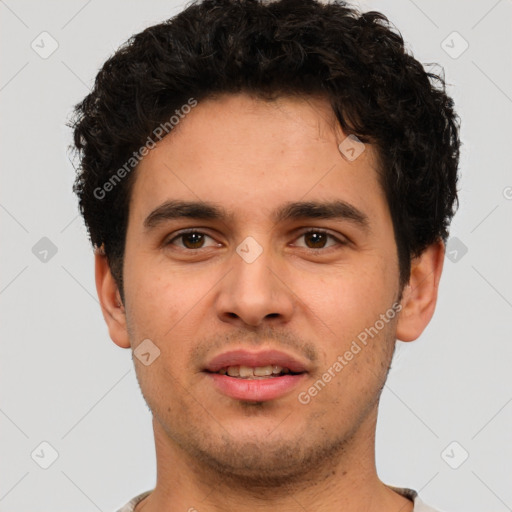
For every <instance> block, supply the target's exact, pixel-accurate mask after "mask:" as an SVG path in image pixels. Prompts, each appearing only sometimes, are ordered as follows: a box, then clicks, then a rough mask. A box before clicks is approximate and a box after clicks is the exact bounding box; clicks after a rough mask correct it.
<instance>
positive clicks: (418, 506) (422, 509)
mask: <svg viewBox="0 0 512 512" xmlns="http://www.w3.org/2000/svg"><path fill="white" fill-rule="evenodd" d="M388 487H390V488H391V489H393V490H394V491H396V492H397V493H398V494H401V495H402V496H404V497H405V498H409V499H410V500H411V501H413V502H414V510H413V512H441V511H440V510H438V509H435V508H432V507H429V506H428V505H426V504H425V503H423V501H421V499H420V497H419V496H418V493H417V492H416V491H413V490H412V489H405V488H399V487H392V486H388ZM152 492H153V490H151V491H146V492H143V493H142V494H139V495H138V496H135V498H133V499H131V500H130V501H129V502H128V503H127V504H126V505H125V506H124V507H122V508H120V509H119V510H118V511H117V512H133V510H134V508H135V506H136V505H137V503H139V502H141V501H142V500H143V499H144V498H145V497H146V496H149V495H150V494H151V493H152Z"/></svg>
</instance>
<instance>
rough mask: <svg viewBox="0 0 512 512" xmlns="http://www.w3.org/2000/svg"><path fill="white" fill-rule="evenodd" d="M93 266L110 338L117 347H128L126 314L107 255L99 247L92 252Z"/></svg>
mask: <svg viewBox="0 0 512 512" xmlns="http://www.w3.org/2000/svg"><path fill="white" fill-rule="evenodd" d="M94 267H95V277H96V291H97V293H98V298H99V301H100V305H101V311H102V313H103V318H104V319H105V322H106V324H107V327H108V331H109V334H110V338H111V339H112V341H113V342H114V343H115V344H116V345H118V346H119V347H121V348H130V346H131V345H130V339H129V336H128V330H127V327H126V314H125V309H124V306H123V303H122V301H121V296H120V293H119V289H118V287H117V283H116V282H115V279H114V277H113V276H112V272H111V271H110V265H109V264H108V260H107V257H106V256H105V254H104V252H103V251H102V250H100V249H98V250H96V251H95V252H94Z"/></svg>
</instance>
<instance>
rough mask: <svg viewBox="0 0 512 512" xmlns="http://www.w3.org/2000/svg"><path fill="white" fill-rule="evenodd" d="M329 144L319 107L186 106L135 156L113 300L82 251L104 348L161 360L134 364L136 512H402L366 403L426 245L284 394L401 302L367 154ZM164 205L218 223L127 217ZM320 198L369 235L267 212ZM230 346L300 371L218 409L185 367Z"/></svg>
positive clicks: (370, 313)
mask: <svg viewBox="0 0 512 512" xmlns="http://www.w3.org/2000/svg"><path fill="white" fill-rule="evenodd" d="M345 137H346V135H345V134H343V133H342V131H341V129H340V128H339V127H338V126H337V125H336V123H335V120H334V117H333V114H332V111H331V110H330V106H329V104H328V102H327V101H326V100H325V99H323V98H316V97H308V98H307V99H304V98H298V97H294V98H291V97H286V98H285V97H281V98H279V99H278V100H277V101H274V102H266V101H262V100H259V99H255V98H253V97H251V96H249V95H246V94H238V95H224V96H220V97H217V98H215V99H210V100H204V101H202V102H200V103H199V104H198V105H197V106H196V107H195V108H194V109H193V110H192V111H191V112H190V113H189V114H188V115H187V116H186V118H185V119H183V120H182V121H181V122H180V125H179V126H178V129H176V130H175V131H173V132H172V133H171V134H170V135H169V136H167V137H165V138H164V139H163V140H162V141H160V142H159V143H158V144H157V146H156V147H155V148H154V149H153V150H152V151H150V153H149V154H148V155H147V156H146V157H144V159H143V160H142V161H141V163H140V164H139V167H138V168H137V171H136V172H137V175H136V181H135V184H134V188H133V191H132V196H131V201H130V209H129V210H130V211H129V220H128V230H127V237H126V248H125V260H124V283H125V284H124V294H125V295H124V304H123V303H122V301H121V298H120V294H119V290H118V288H117V286H116V283H115V280H114V279H113V277H112V274H111V273H110V269H109V266H108V263H107V260H106V258H105V256H104V255H102V254H101V253H100V252H97V253H96V255H95V258H96V259H95V264H96V285H97V291H98V295H99V298H100V302H101V305H102V309H103V314H104V317H105V320H106V323H107V325H108V329H109V333H110V336H111V338H112V340H113V341H114V343H116V344H117V345H118V346H120V347H123V348H131V349H135V348H136V347H137V346H138V345H139V343H141V342H142V340H144V339H147V338H149V339H150V340H152V342H153V343H154V344H155V345H156V346H157V347H158V348H159V350H160V356H159V357H158V358H157V359H156V360H155V361H154V362H153V363H152V364H150V365H149V366H145V365H143V364H142V363H141V362H140V361H139V360H138V359H137V358H134V363H135V369H136V373H137V378H138V381H139V384H140V387H141V390H142V393H143V395H144V397H145V399H146V401H147V403H148V405H149V407H150V409H151V411H152V413H153V428H154V435H155V445H156V455H157V485H156V489H155V491H154V492H153V493H152V494H151V495H150V496H149V497H148V498H146V499H145V500H143V501H142V502H141V503H140V504H139V505H138V507H137V509H136V510H137V511H140V510H143V511H144V512H156V511H160V512H161V511H164V510H165V511H169V512H170V511H178V510H180V511H185V510H198V511H200V512H206V511H227V510H228V511H229V510H236V511H237V512H246V511H247V512H249V511H255V510H258V511H267V510H268V511H271V510H272V511H274V510H282V511H302V510H315V511H322V512H328V511H339V510H345V511H356V510H357V511H361V510H364V511H368V512H370V511H377V510H378V511H380V512H383V511H394V512H399V511H400V512H408V511H411V510H412V508H413V504H412V502H411V501H409V500H408V499H406V498H404V497H402V496H400V495H399V494H397V493H396V492H394V491H392V490H391V489H390V488H389V487H387V486H386V485H384V483H382V482H381V481H380V480H379V478H378V476H377V472H376V468H375V428H376V419H377V406H378V400H379V396H380V393H381V390H382V387H383V386H384V383H385V379H386V376H387V371H388V368H389V365H390V362H391V358H392V355H393V350H394V344H395V339H400V340H402V341H412V340H414V339H416V338H417V337H418V336H419V335H420V334H421V332H422V331H423V330H424V328H425V327H426V326H427V324H428V322H429V321H430V319H431V317H432V315H433V312H434V308H435V303H436V299H437V291H438V283H439V279H440V276H441V272H442V266H443V256H444V246H443V244H442V242H438V243H435V244H433V245H431V246H430V247H428V248H427V249H426V250H425V251H424V252H423V254H422V255H420V256H419V257H418V258H416V259H414V260H413V261H412V270H411V278H410V281H409V284H408V285H407V286H406V287H405V289H404V290H403V295H402V297H401V301H400V304H401V307H402V310H401V312H400V314H399V315H397V316H396V317H395V318H394V319H393V320H392V321H389V322H388V323H386V324H385V326H384V328H382V329H381V330H380V331H379V332H378V335H376V336H375V337H374V338H373V339H371V340H370V341H369V342H368V344H367V346H365V347H364V348H363V349H362V350H361V351H360V352H359V353H358V354H357V355H355V356H354V357H353V359H352V360H351V361H349V362H348V364H347V365H346V366H344V368H343V370H342V371H341V372H339V373H336V376H335V377H334V378H332V380H331V381H330V382H329V383H328V384H327V385H326V386H325V387H324V388H323V389H322V390H321V391H320V392H319V393H318V394H317V395H316V396H315V397H314V398H312V399H311V401H310V402H309V403H308V404H307V405H304V404H301V403H300V402H299V400H298V393H299V392H301V391H305V390H306V391H307V389H308V388H309V387H310V386H311V385H312V384H314V383H315V382H316V381H317V380H318V379H319V378H321V377H322V374H324V372H326V371H327V369H328V368H329V367H332V365H333V363H334V362H335V361H336V360H337V357H338V356H339V355H343V354H344V353H345V352H346V351H347V350H349V349H350V346H351V343H352V342H353V340H355V339H356V338H357V335H358V334H359V333H361V332H362V331H364V329H365V328H368V327H370V326H373V325H374V324H375V322H376V320H378V319H379V317H380V315H381V314H383V313H385V312H386V311H387V310H388V309H389V308H390V307H391V306H392V305H393V303H395V302H396V301H397V299H399V297H400V289H399V284H398V283H399V268H398V257H397V251H396V244H395V239H394V233H393V226H392V222H391V217H390V213H389V208H388V205H387V201H386V197H385V195H384V192H383V190H382V188H381V186H380V184H379V181H378V175H377V169H378V158H377V155H376V153H375V151H374V149H373V148H372V147H371V145H369V144H367V145H366V147H365V151H364V152H363V153H362V154H361V155H360V156H359V157H358V158H357V159H356V160H354V161H352V162H349V161H347V160H346V159H344V158H343V157H342V155H341V154H340V151H339V150H338V144H339V143H340V142H341V141H342V140H343V139H344V138H345ZM170 199H182V200H193V201H196V200H203V201H212V202H215V203H216V204H218V205H221V206H223V207H225V208H226V209H227V210H228V211H229V212H231V214H232V216H231V217H229V218H228V219H226V220H224V221H219V220H214V221H210V220H207V221H205V220H196V219H183V218H180V219H171V220H166V221H165V222H163V223H161V224H159V225H158V226H156V227H155V228H154V229H153V230H149V231H148V230H146V229H145V228H144V224H143V223H144V219H145V218H146V217H147V216H148V215H149V214H150V213H151V212H152V211H153V210H154V209H155V208H156V207H158V206H159V205H160V204H162V203H163V202H164V201H167V200H170ZM334 199H342V200H344V201H347V202H348V203H350V204H352V205H353V206H355V207H356V208H357V209H359V210H361V211H362V212H364V213H365V214H366V216H367V217H368V220H369V224H368V229H367V230H365V229H362V228H361V227H360V226H358V225H356V224H355V223H353V222H351V221H350V220H347V219H341V220H340V219H335V220H333V219H327V220H326V219H310V218H306V219H303V220H293V221H285V222H281V223H275V222H273V220H272V218H271V212H272V211H273V210H274V209H276V208H278V207H280V206H282V205H283V204H284V203H286V202H288V201H306V200H307V201H325V200H334ZM184 228H196V229H197V231H200V232H201V233H204V234H206V235H208V236H207V237H205V238H204V239H203V242H202V245H201V242H200V243H198V242H197V241H195V240H194V239H192V240H191V239H190V237H189V238H185V239H183V238H175V237H176V233H177V232H178V231H179V230H182V229H184ZM309 228H319V229H325V230H327V231H328V232H329V234H332V235H333V236H335V237H337V238H338V239H339V240H342V241H343V240H348V241H349V242H348V243H346V244H340V243H338V242H337V241H336V239H332V238H327V239H325V241H323V242H321V243H319V242H318V241H317V242H316V244H315V240H314V239H311V237H308V236H303V232H304V231H306V230H307V229H309ZM248 236H252V237H253V238H254V239H255V240H256V241H257V242H258V244H259V245H260V246H261V247H262V249H263V252H262V254H261V255H260V256H259V257H258V258H257V259H256V260H255V261H254V262H252V263H250V264H249V263H247V262H246V261H244V260H243V259H242V258H241V257H240V256H239V254H238V253H237V252H236V248H237V246H238V245H239V244H240V243H241V242H242V241H243V240H244V239H245V238H246V237H248ZM322 243H323V245H322ZM194 244H195V245H194ZM195 247H198V249H197V248H195ZM308 248H309V251H308V250H307V249H308ZM244 347H245V348H247V347H248V348H250V349H256V348H257V349H260V348H261V349H263V348H277V349H282V350H284V351H286V352H288V353H291V354H294V355H295V356H296V357H297V358H299V359H300V360H301V361H305V362H307V363H308V370H309V373H308V375H307V377H306V379H305V380H304V382H303V383H301V385H300V386H299V387H298V388H297V389H294V390H293V391H292V392H290V393H289V394H287V395H285V396H283V397H281V398H278V399H275V400H271V401H267V402H262V403H254V402H253V403H247V402H243V401H240V400H234V399H231V398H229V397H226V396H225V395H222V394H221V393H220V392H218V391H217V390H216V389H214V387H213V386H212V385H211V381H210V378H209V377H208V376H207V375H205V374H204V373H203V372H202V371H201V369H202V368H203V367H204V365H205V363H206V362H207V361H208V360H209V359H210V358H211V357H213V356H214V355H217V354H219V353H221V352H224V351H226V350H230V349H235V348H244Z"/></svg>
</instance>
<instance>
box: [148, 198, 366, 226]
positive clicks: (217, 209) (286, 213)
mask: <svg viewBox="0 0 512 512" xmlns="http://www.w3.org/2000/svg"><path fill="white" fill-rule="evenodd" d="M179 218H190V219H198V220H218V221H223V222H226V221H228V220H229V219H232V218H233V214H232V213H228V212H227V211H226V210H225V209H224V208H223V207H222V206H219V205H217V204H215V203H211V202H206V201H183V200H169V201H165V202H164V203H162V204H161V205H160V206H158V207H157V208H155V209H154V210H153V211H152V212H151V213H150V214H149V215H148V216H147V217H146V219H145V220H144V224H143V225H144V228H145V230H146V231H150V230H152V229H154V228H155V227H157V226H158V225H160V224H162V223H163V222H165V221H168V220H172V219H179ZM272 219H273V221H274V222H275V223H279V222H281V223H282V222H286V221H290V220H306V219H332V220H347V221H350V222H351V223H353V224H355V225H356V226H358V227H360V228H361V229H363V230H365V231H368V230H369V228H370V221H369V218H368V216H367V215H366V214H365V213H364V212H362V211H361V210H359V209H358V208H356V207H355V206H353V205H351V204H350V203H347V202H346V201H342V200H335V201H326V202H324V201H297V202H288V203H285V204H284V205H283V206H281V207H279V208H278V209H276V210H274V212H273V213H272Z"/></svg>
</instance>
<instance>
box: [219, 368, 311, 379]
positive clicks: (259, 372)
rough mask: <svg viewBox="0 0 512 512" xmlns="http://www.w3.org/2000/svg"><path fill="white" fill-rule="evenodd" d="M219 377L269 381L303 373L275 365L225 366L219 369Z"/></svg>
mask: <svg viewBox="0 0 512 512" xmlns="http://www.w3.org/2000/svg"><path fill="white" fill-rule="evenodd" d="M213 373H218V374H219V375H229V376H230V377H233V378H235V379H250V380H252V379H270V378H275V377H281V376H282V375H300V374H301V373H304V372H294V371H292V370H290V369H289V368H283V367H282V366H279V365H277V364H274V365H270V364H269V365H266V366H256V367H250V366H227V367H225V368H221V369H220V370H219V371H218V372H213Z"/></svg>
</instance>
